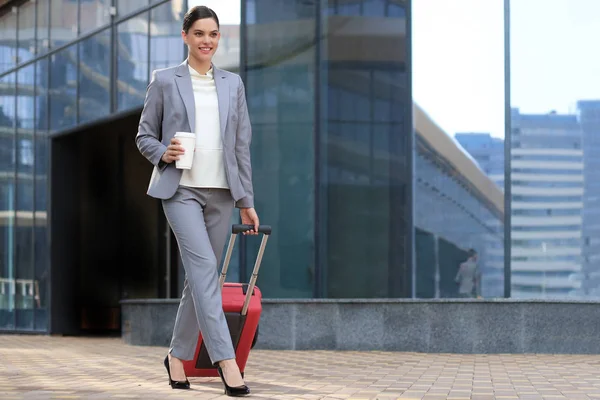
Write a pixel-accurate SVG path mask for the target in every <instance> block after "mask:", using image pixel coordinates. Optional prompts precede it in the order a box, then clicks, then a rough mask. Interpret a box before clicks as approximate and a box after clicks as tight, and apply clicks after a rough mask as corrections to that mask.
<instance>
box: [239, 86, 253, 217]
mask: <svg viewBox="0 0 600 400" xmlns="http://www.w3.org/2000/svg"><path fill="white" fill-rule="evenodd" d="M238 78H239V85H238V104H237V106H238V125H237V131H236V141H235V156H236V159H237V163H238V171H239V175H240V181H241V182H242V187H243V188H244V191H245V192H246V197H243V198H241V199H240V200H238V201H237V202H236V204H235V206H236V207H237V208H253V207H254V188H253V185H252V163H251V160H250V143H251V142H252V126H251V125H250V117H249V116H248V104H247V103H246V90H245V88H244V82H242V78H240V77H239V76H238Z"/></svg>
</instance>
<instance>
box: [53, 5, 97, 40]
mask: <svg viewBox="0 0 600 400" xmlns="http://www.w3.org/2000/svg"><path fill="white" fill-rule="evenodd" d="M96 3H97V2H94V3H84V4H96ZM75 38H77V3H76V2H73V1H69V0H52V3H51V6H50V41H51V43H50V46H51V47H52V48H56V47H60V46H62V45H64V44H66V43H68V42H70V41H71V40H73V39H75Z"/></svg>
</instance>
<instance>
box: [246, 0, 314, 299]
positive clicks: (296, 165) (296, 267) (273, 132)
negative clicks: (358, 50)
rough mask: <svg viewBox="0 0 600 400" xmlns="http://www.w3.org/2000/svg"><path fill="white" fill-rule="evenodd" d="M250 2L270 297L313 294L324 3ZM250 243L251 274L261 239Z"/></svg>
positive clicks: (258, 186)
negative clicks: (319, 21)
mask: <svg viewBox="0 0 600 400" xmlns="http://www.w3.org/2000/svg"><path fill="white" fill-rule="evenodd" d="M242 4H245V6H246V7H247V8H250V7H251V8H252V9H247V12H246V15H252V16H256V21H248V22H249V23H248V25H247V29H248V31H247V37H246V40H247V54H248V64H247V65H246V66H245V71H244V72H245V74H246V93H247V101H248V108H249V113H250V119H251V122H252V129H253V139H252V167H253V176H254V193H255V206H256V209H257V212H258V214H259V216H260V218H261V221H263V222H264V223H265V224H270V225H272V226H273V229H274V231H273V237H271V239H269V250H268V251H266V253H265V255H264V259H263V264H262V267H261V273H260V278H259V282H260V285H261V290H263V293H264V295H265V296H267V297H312V296H313V287H314V283H315V279H316V276H315V272H316V270H315V257H314V250H315V221H314V219H315V208H314V207H315V191H314V188H315V169H314V165H315V161H314V156H315V143H314V139H313V137H314V123H315V117H314V111H315V106H314V104H315V98H316V93H315V68H314V62H315V56H316V49H315V44H314V43H315V23H316V14H315V12H316V8H315V6H314V5H310V4H308V3H302V2H287V1H279V0H256V1H254V2H248V3H245V2H243V3H242ZM274 22H276V23H274ZM265 32H268V34H267V33H265ZM267 37H268V39H266V38H267ZM246 241H247V243H248V248H249V251H248V254H247V255H246V258H245V262H246V268H245V271H244V272H246V274H248V273H250V272H251V270H252V266H253V262H254V259H255V256H256V250H257V249H258V244H259V241H258V240H254V238H247V240H246Z"/></svg>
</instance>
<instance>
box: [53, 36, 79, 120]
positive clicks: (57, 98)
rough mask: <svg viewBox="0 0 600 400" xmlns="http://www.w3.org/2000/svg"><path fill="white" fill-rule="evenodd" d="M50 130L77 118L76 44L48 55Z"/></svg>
mask: <svg viewBox="0 0 600 400" xmlns="http://www.w3.org/2000/svg"><path fill="white" fill-rule="evenodd" d="M50 61H51V63H50V88H51V92H50V93H51V94H50V100H49V101H50V130H52V131H57V130H61V129H66V128H70V127H72V126H74V125H75V123H76V120H77V103H76V102H77V68H76V63H77V44H74V45H71V46H69V47H67V48H66V49H63V50H61V51H60V52H58V53H55V54H53V55H51V56H50Z"/></svg>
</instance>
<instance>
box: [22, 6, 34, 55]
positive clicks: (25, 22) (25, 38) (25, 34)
mask: <svg viewBox="0 0 600 400" xmlns="http://www.w3.org/2000/svg"><path fill="white" fill-rule="evenodd" d="M18 51H19V54H18V57H19V61H18V62H19V63H22V62H25V61H29V60H31V59H32V58H33V57H34V55H35V3H34V2H31V1H28V2H27V3H25V4H23V5H21V7H19V46H18Z"/></svg>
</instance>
